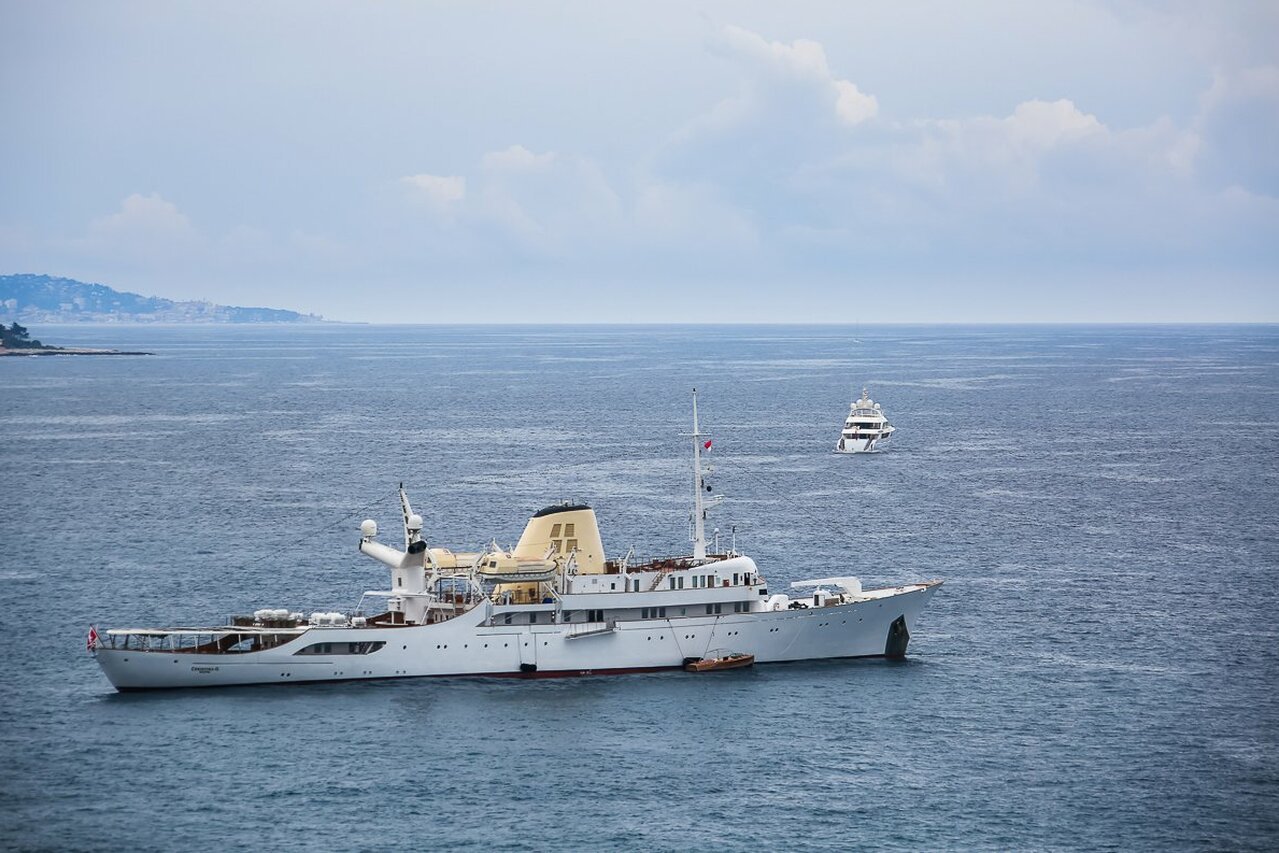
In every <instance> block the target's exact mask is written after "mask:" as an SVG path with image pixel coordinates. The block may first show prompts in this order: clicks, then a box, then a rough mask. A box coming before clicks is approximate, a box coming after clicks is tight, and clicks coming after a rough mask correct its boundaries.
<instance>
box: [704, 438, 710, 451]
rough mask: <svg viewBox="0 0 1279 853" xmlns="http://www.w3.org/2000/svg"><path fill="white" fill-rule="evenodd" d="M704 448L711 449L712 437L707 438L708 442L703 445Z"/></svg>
mask: <svg viewBox="0 0 1279 853" xmlns="http://www.w3.org/2000/svg"><path fill="white" fill-rule="evenodd" d="M702 449H703V450H710V449H711V441H710V439H707V440H706V443H705V444H703V445H702Z"/></svg>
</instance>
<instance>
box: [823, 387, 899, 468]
mask: <svg viewBox="0 0 1279 853" xmlns="http://www.w3.org/2000/svg"><path fill="white" fill-rule="evenodd" d="M896 431H897V428H896V427H894V426H892V425H891V424H889V423H888V417H887V416H886V415H885V414H884V412H883V410H882V409H881V408H880V407H879V403H876V402H875V401H874V400H872V399H871V398H870V394H869V393H867V391H866V389H865V388H863V389H862V397H861V399H860V400H857V401H856V402H854V403H853V404H852V406H851V407H850V408H849V410H848V417H847V418H846V419H845V420H844V431H843V432H842V433H841V434H840V436H839V443H838V444H836V445H835V452H836V453H877V452H878V451H880V450H883V449H885V448H884V447H883V445H884V444H886V443H887V442H888V439H889V437H890V436H891V435H892V434H893V433H894V432H896Z"/></svg>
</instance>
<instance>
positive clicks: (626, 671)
mask: <svg viewBox="0 0 1279 853" xmlns="http://www.w3.org/2000/svg"><path fill="white" fill-rule="evenodd" d="M887 657H888V656H887V655H883V654H877V655H844V656H842V657H834V658H804V659H801V660H775V661H764V662H759V663H756V664H755V665H756V666H771V665H773V664H795V663H824V662H826V661H833V660H868V659H873V658H887ZM745 668H746V667H741V669H745ZM674 670H679V671H681V672H682V671H683V670H684V667H683V665H682V664H676V665H674V666H640V667H621V668H615V669H548V670H536V671H534V672H518V671H517V672H444V673H430V674H423V675H371V676H366V677H364V678H313V679H295V680H289V681H257V682H251V683H248V684H183V685H174V686H172V687H117V688H116V690H117V691H118V692H120V693H154V692H156V691H161V690H207V689H209V688H211V687H222V688H245V687H314V686H315V685H317V684H350V683H352V682H357V681H401V680H404V679H406V678H589V677H591V676H596V675H642V674H644V673H649V672H671V671H674ZM702 674H703V675H704V674H705V673H702Z"/></svg>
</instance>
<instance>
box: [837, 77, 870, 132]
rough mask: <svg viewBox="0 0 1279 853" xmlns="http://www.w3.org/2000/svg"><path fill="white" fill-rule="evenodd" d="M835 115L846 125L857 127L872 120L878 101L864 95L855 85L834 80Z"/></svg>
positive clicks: (846, 81) (845, 81)
mask: <svg viewBox="0 0 1279 853" xmlns="http://www.w3.org/2000/svg"><path fill="white" fill-rule="evenodd" d="M834 86H835V115H836V116H837V117H838V118H839V120H840V121H842V122H843V123H844V124H847V125H850V126H852V125H857V124H861V123H862V122H864V121H867V120H869V119H872V118H874V117H875V115H876V114H877V113H878V112H879V101H877V100H876V99H875V96H874V95H864V94H862V92H861V91H860V90H859V89H858V88H857V85H856V84H855V83H852V82H850V81H848V80H836V81H835V82H834Z"/></svg>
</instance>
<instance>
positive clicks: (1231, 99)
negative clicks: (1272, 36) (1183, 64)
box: [1195, 65, 1279, 198]
mask: <svg viewBox="0 0 1279 853" xmlns="http://www.w3.org/2000/svg"><path fill="white" fill-rule="evenodd" d="M1195 131H1196V133H1197V135H1198V137H1199V139H1200V140H1201V142H1202V147H1201V148H1200V149H1198V152H1197V153H1200V154H1201V155H1202V156H1201V158H1200V161H1201V166H1202V169H1203V171H1204V174H1205V175H1206V176H1208V177H1210V178H1211V179H1212V180H1214V181H1217V182H1219V183H1221V184H1225V185H1228V186H1237V187H1240V188H1242V189H1245V190H1247V191H1250V192H1256V193H1261V194H1264V195H1268V196H1271V197H1273V198H1279V155H1276V153H1275V152H1277V151H1279V67H1276V66H1274V65H1264V66H1258V67H1255V68H1246V69H1242V70H1239V71H1234V72H1225V71H1221V70H1218V71H1217V72H1216V73H1215V74H1214V75H1213V82H1212V86H1211V87H1210V88H1209V89H1208V91H1207V92H1205V93H1204V96H1203V98H1202V99H1201V109H1200V113H1199V116H1198V117H1197V119H1196V123H1195Z"/></svg>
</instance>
